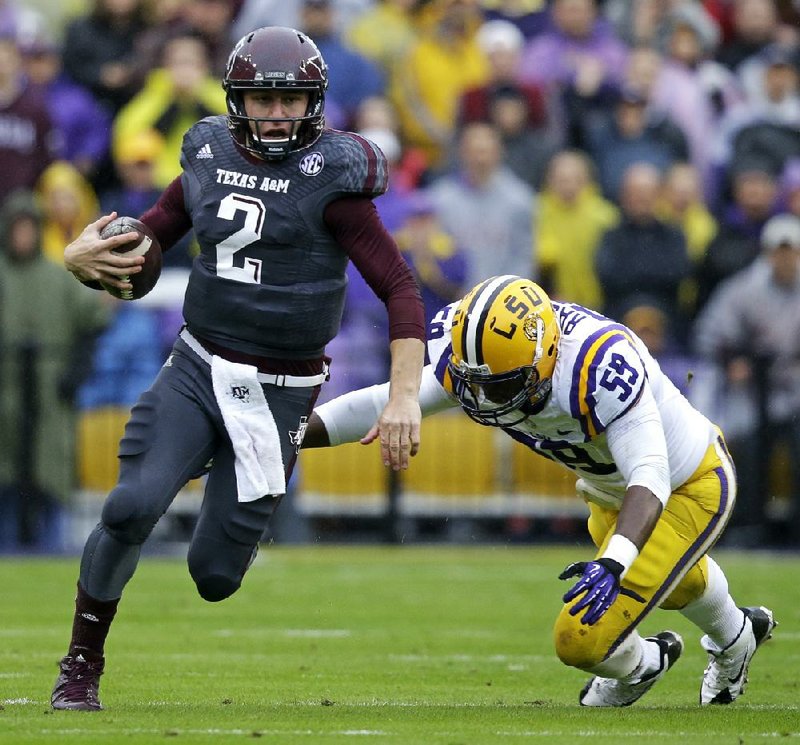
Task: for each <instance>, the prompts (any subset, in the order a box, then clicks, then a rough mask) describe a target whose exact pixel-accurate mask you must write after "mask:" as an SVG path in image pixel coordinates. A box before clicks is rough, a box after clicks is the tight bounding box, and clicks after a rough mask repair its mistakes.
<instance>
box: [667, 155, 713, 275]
mask: <svg viewBox="0 0 800 745" xmlns="http://www.w3.org/2000/svg"><path fill="white" fill-rule="evenodd" d="M658 216H659V218H660V219H662V220H664V222H667V223H669V224H670V225H674V226H675V227H677V228H680V230H682V231H683V234H684V235H685V236H686V249H687V251H688V252H689V258H690V259H691V262H692V264H693V265H694V266H695V267H698V266H699V265H700V263H701V262H702V260H703V257H704V256H705V254H706V249H707V248H708V244H709V243H710V242H711V240H712V239H713V238H714V236H715V235H716V234H717V221H716V220H715V219H714V216H713V215H712V214H711V212H710V211H709V209H708V207H707V206H706V204H705V202H704V201H703V192H702V185H701V183H700V175H699V174H698V172H697V169H696V168H695V167H694V166H692V165H690V164H689V163H676V164H675V165H673V166H672V167H671V168H670V169H669V170H668V171H667V173H666V175H665V176H664V184H663V189H662V191H661V198H660V200H659V205H658Z"/></svg>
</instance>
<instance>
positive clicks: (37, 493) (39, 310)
mask: <svg viewBox="0 0 800 745" xmlns="http://www.w3.org/2000/svg"><path fill="white" fill-rule="evenodd" d="M41 232H42V217H41V213H40V211H39V209H38V207H37V206H36V203H35V200H34V197H33V195H32V194H31V193H30V192H27V191H26V192H15V193H14V194H12V195H11V196H9V197H8V198H7V200H6V202H5V204H4V206H3V209H2V212H0V421H2V423H3V426H2V427H0V513H1V514H0V544H4V545H5V547H7V548H8V547H11V548H17V547H20V546H22V547H26V548H31V547H36V548H39V549H41V550H50V551H52V550H58V548H59V546H60V536H59V535H58V530H57V516H58V513H59V507H58V506H59V504H61V503H63V502H65V501H66V500H68V499H69V498H70V497H71V495H72V490H73V488H74V486H75V452H74V443H75V418H74V415H75V409H74V405H73V401H74V396H75V393H76V391H77V389H78V387H79V385H80V384H81V382H82V381H83V379H84V376H85V374H86V372H87V362H88V361H89V360H91V352H92V346H93V343H94V339H95V338H96V336H97V334H98V333H99V332H100V330H101V329H102V328H103V326H104V325H105V323H106V313H105V310H104V308H103V305H102V304H101V302H100V300H99V296H98V294H97V293H96V292H93V291H92V290H89V289H88V288H86V287H82V286H81V285H79V284H78V283H77V282H75V281H74V280H73V279H72V277H70V276H69V274H68V273H67V272H65V271H64V269H63V268H62V267H60V266H58V265H56V264H55V263H53V262H51V261H49V260H48V259H46V258H45V257H44V255H43V254H42V250H41Z"/></svg>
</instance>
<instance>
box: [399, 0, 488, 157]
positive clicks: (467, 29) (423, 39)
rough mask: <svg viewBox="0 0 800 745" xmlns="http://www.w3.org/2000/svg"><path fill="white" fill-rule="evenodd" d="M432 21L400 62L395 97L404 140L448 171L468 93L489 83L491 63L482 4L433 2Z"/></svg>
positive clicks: (473, 0)
mask: <svg viewBox="0 0 800 745" xmlns="http://www.w3.org/2000/svg"><path fill="white" fill-rule="evenodd" d="M428 14H429V16H430V18H429V20H428V21H427V23H426V24H425V26H424V28H423V30H422V31H421V33H420V37H419V39H418V40H417V41H416V43H415V44H414V45H413V46H412V47H411V49H410V50H409V52H408V54H407V55H406V56H405V57H404V58H403V59H401V60H398V63H397V66H396V68H395V74H394V77H393V79H392V84H391V98H392V101H393V103H394V105H395V107H396V109H397V112H398V116H399V117H400V132H401V139H402V140H403V141H404V143H405V144H407V145H409V146H411V147H414V148H421V149H422V150H423V151H424V152H425V155H426V157H427V160H428V163H429V165H430V166H431V167H432V168H434V169H443V168H444V166H445V163H446V158H447V156H448V155H449V154H450V148H451V146H452V144H453V137H454V132H455V125H456V121H457V117H458V106H459V102H460V100H461V96H462V95H463V94H464V92H465V91H467V90H469V89H470V88H474V87H476V86H480V85H483V84H484V83H485V82H486V80H487V79H488V61H487V60H486V55H485V54H484V53H483V50H482V49H481V48H480V45H479V44H478V41H477V36H476V35H477V31H478V28H479V27H480V25H481V20H482V19H481V13H480V8H479V6H478V2H477V0H434V2H432V3H431V4H430V5H429V7H428Z"/></svg>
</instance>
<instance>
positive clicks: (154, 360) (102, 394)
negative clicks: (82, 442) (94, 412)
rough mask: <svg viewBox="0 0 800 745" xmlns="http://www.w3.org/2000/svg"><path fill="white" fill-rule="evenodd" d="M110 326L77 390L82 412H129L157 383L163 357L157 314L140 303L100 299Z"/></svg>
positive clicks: (109, 295) (95, 350)
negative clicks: (108, 409)
mask: <svg viewBox="0 0 800 745" xmlns="http://www.w3.org/2000/svg"><path fill="white" fill-rule="evenodd" d="M100 297H101V298H102V300H103V301H104V302H105V303H106V305H107V306H108V307H109V309H110V312H109V316H110V323H109V325H108V327H107V328H106V329H105V330H104V331H103V333H102V334H101V335H100V337H99V338H98V339H97V343H96V346H95V349H94V355H93V357H92V364H91V369H90V371H89V374H88V376H87V378H86V380H85V381H84V382H83V384H82V385H81V387H80V388H79V389H78V393H77V399H76V404H77V406H78V408H79V409H97V408H100V407H105V406H112V407H120V408H123V409H130V407H131V406H133V405H134V404H135V403H136V401H138V399H139V396H140V395H141V394H142V393H143V392H144V391H146V390H147V389H148V388H149V387H150V385H151V384H152V382H153V381H154V380H155V377H156V375H157V374H158V371H159V369H160V368H161V365H163V364H164V359H165V357H164V354H163V349H162V345H161V343H160V333H159V328H158V326H159V319H158V314H157V313H156V311H155V310H153V309H152V308H149V307H147V306H146V305H141V304H139V303H129V302H125V301H124V300H118V299H117V298H115V297H114V296H113V295H111V294H110V293H104V294H103V295H101V296H100Z"/></svg>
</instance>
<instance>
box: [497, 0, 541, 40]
mask: <svg viewBox="0 0 800 745" xmlns="http://www.w3.org/2000/svg"><path fill="white" fill-rule="evenodd" d="M481 5H482V6H483V15H484V18H485V19H486V20H487V21H511V23H513V24H514V25H515V26H516V27H517V28H518V29H519V30H520V31H521V32H522V35H523V36H524V37H525V38H526V39H532V38H533V37H534V36H538V35H539V34H541V33H542V32H543V31H546V30H548V29H549V28H550V14H549V12H548V9H547V5H548V3H547V2H546V0H528V2H519V0H483V1H482V2H481Z"/></svg>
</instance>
